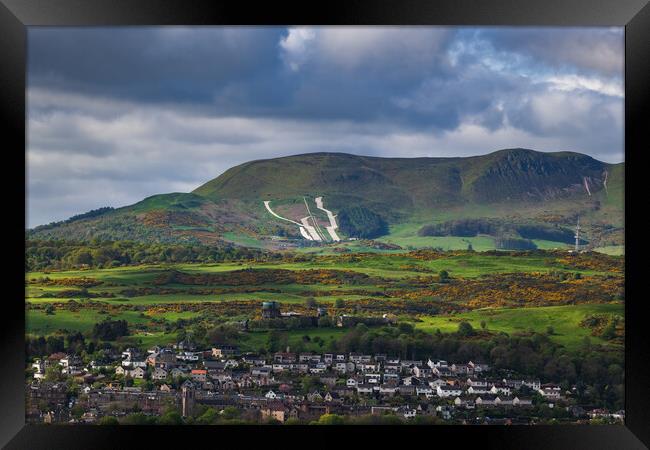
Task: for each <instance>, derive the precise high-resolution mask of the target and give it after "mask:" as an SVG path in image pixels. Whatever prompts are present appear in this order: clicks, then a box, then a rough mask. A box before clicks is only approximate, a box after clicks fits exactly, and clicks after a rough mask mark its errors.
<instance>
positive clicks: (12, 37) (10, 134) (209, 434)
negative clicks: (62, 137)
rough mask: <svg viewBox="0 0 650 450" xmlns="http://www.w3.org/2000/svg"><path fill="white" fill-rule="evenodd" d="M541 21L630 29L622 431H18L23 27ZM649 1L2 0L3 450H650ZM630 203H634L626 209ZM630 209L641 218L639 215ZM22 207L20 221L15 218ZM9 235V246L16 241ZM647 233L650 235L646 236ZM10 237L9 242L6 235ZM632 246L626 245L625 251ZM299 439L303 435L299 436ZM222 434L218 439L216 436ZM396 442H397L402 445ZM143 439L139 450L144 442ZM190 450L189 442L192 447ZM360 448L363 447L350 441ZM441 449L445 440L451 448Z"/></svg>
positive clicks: (22, 426) (27, 428) (26, 427)
mask: <svg viewBox="0 0 650 450" xmlns="http://www.w3.org/2000/svg"><path fill="white" fill-rule="evenodd" d="M171 24H176V25H208V24H214V25H263V24H267V25H287V24H305V25H325V24H328V25H339V24H341V25H343V24H347V25H379V24H384V25H522V26H523V25H536V26H551V25H552V26H624V27H625V161H626V164H625V166H626V175H625V193H626V195H625V224H626V238H627V239H626V251H625V263H626V281H625V287H626V291H627V295H626V302H625V315H626V336H625V364H626V367H625V371H626V377H625V378H626V384H625V402H626V408H625V409H626V419H625V426H620V425H618V426H617V425H611V426H571V427H567V426H565V427H559V426H558V427H547V426H538V427H500V426H492V427H458V426H457V427H453V426H438V427H435V428H433V429H432V428H430V427H408V428H407V429H405V428H403V427H378V428H371V429H359V428H353V427H347V428H346V429H341V428H336V427H311V428H309V429H305V428H304V427H296V428H293V427H269V426H267V427H246V428H245V429H244V428H241V427H240V428H237V427H212V428H210V427H156V428H155V430H152V429H151V428H146V429H143V428H141V427H120V428H119V429H116V428H112V427H92V426H81V427H72V426H45V425H25V420H24V329H25V316H24V312H25V310H24V305H23V304H22V303H21V302H19V301H18V299H19V298H20V297H21V296H22V295H24V270H23V268H22V267H20V265H19V263H18V262H19V261H21V260H23V259H24V255H25V252H24V243H23V242H22V240H21V239H20V238H18V236H21V235H23V236H24V232H25V221H24V217H25V215H24V211H25V203H24V201H23V198H24V196H25V189H26V185H25V177H26V171H25V170H26V166H25V155H24V153H22V152H23V151H24V150H25V148H26V147H25V144H26V138H25V83H26V51H27V33H26V27H28V26H109V25H111V26H116V25H129V26H130V25H171ZM649 49H650V5H648V1H647V0H618V1H617V0H545V1H543V0H489V1H488V0H438V1H427V0H405V1H400V2H395V1H390V0H374V1H371V0H365V1H361V0H347V1H328V2H322V3H321V4H318V5H314V4H310V3H308V2H303V3H302V4H292V3H276V2H264V3H263V2H260V4H259V5H257V4H254V3H253V2H245V1H239V2H234V1H229V2H226V1H219V2H214V1H209V0H194V1H182V0H139V1H135V0H131V1H128V0H124V1H117V0H115V1H111V0H93V1H90V0H85V1H84V0H50V1H47V2H45V1H39V0H0V55H1V59H0V61H2V62H1V63H0V111H1V112H0V123H1V124H2V125H3V129H4V130H5V132H4V133H3V138H4V139H3V141H4V142H12V145H11V146H5V151H4V153H3V156H4V163H5V164H4V168H5V170H4V176H3V177H2V184H3V186H2V188H3V192H4V193H5V197H4V203H5V208H6V211H7V213H6V216H7V217H5V220H4V221H3V222H4V223H3V224H4V225H5V229H6V232H5V234H4V236H5V241H6V242H11V243H12V244H13V245H12V246H7V247H6V248H7V251H6V252H5V255H4V256H5V261H6V262H8V264H7V269H6V270H5V272H4V275H5V279H6V281H7V286H8V287H7V288H6V289H5V292H6V293H7V295H6V296H5V298H4V299H3V300H4V304H3V312H4V314H3V319H4V320H3V322H2V325H1V326H0V330H1V332H2V339H1V340H0V345H1V346H2V353H0V355H2V360H3V364H2V370H1V371H0V377H2V383H0V399H1V400H2V406H3V407H2V412H1V413H0V444H2V445H5V444H6V445H7V446H6V448H12V449H13V448H16V449H18V448H29V449H36V448H94V449H98V448H131V447H134V446H135V445H134V444H135V442H142V444H140V445H150V446H160V445H162V446H163V447H166V446H167V445H165V444H169V443H171V442H173V441H174V440H177V439H178V438H181V439H188V441H186V442H187V443H188V444H189V442H190V440H191V441H193V442H195V439H196V438H197V436H199V437H203V438H206V439H208V441H207V442H210V440H212V442H213V443H214V445H223V443H224V442H225V441H224V440H223V439H224V436H227V437H229V438H238V439H242V442H245V443H246V445H269V442H271V441H274V442H276V443H278V442H282V443H284V444H288V443H289V442H290V441H291V442H293V443H294V444H292V445H295V443H297V442H303V445H308V446H310V447H314V446H318V447H320V446H326V445H328V442H329V445H333V444H332V442H341V441H344V442H346V445H349V443H350V441H349V440H350V439H353V440H355V441H357V440H363V441H365V442H363V443H360V444H361V445H364V446H365V445H368V446H370V445H378V444H380V443H384V442H386V439H390V438H393V439H397V443H398V444H397V445H413V444H415V445H418V444H417V443H416V439H417V440H420V439H423V441H422V442H423V443H424V444H425V445H444V444H442V442H443V440H441V439H440V438H441V437H443V438H444V440H448V439H451V441H450V442H452V443H454V444H452V445H458V444H459V443H460V444H461V445H462V446H463V447H465V446H470V445H476V446H480V448H490V447H495V448H501V449H506V448H527V449H530V448H545V449H546V448H556V447H557V448H572V449H582V448H585V449H587V448H589V449H599V448H603V449H604V448H607V449H610V448H647V446H650V412H649V411H650V407H649V405H648V404H649V403H650V372H649V371H648V360H649V354H650V352H649V350H648V349H649V344H650V335H649V334H648V333H647V332H646V327H645V325H646V321H647V319H646V316H645V315H644V314H643V306H644V305H643V303H644V300H645V298H644V297H643V287H644V286H643V281H642V276H643V275H642V271H643V269H644V268H645V266H644V265H643V263H644V260H643V259H642V257H643V254H644V251H645V247H646V245H644V242H643V238H644V232H643V230H642V227H644V225H645V223H644V222H643V221H642V218H641V217H640V213H641V211H640V210H641V209H642V208H643V206H641V205H643V203H641V202H645V201H646V200H645V199H644V198H643V195H644V193H645V191H644V189H643V187H644V186H643V184H642V183H643V180H644V178H643V177H644V174H643V173H642V171H643V170H646V169H644V166H643V164H642V158H643V151H648V149H650V145H649V139H648V134H649V133H648V129H647V128H648V127H647V124H648V122H647V117H650V114H649V113H650V111H649V105H650V98H649V97H650V87H649V86H650V55H649V51H648V50H649ZM633 204H634V205H635V206H633ZM633 211H638V212H639V214H638V215H637V216H636V217H634V216H633V215H632V212H633ZM21 212H22V216H21ZM14 234H15V236H16V238H15V239H14V238H13V236H14ZM646 234H647V233H646ZM9 236H12V238H9ZM627 244H630V245H627ZM296 434H299V435H301V436H300V438H299V439H296ZM215 439H219V441H215ZM400 440H401V443H399V441H400ZM145 443H146V444H145ZM190 445H195V444H190ZM357 445H359V444H357ZM447 445H448V444H447Z"/></svg>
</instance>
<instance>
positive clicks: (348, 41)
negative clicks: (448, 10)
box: [280, 26, 451, 72]
mask: <svg viewBox="0 0 650 450" xmlns="http://www.w3.org/2000/svg"><path fill="white" fill-rule="evenodd" d="M450 36H451V30H450V29H449V28H443V27H406V26H404V27H345V26H340V27H309V28H308V27H296V28H289V30H288V34H287V36H286V37H284V38H282V39H281V40H280V47H281V49H282V56H283V58H284V61H285V63H286V64H287V65H288V66H289V67H290V68H291V69H292V70H294V71H297V70H299V69H300V68H301V67H302V66H304V65H306V64H307V63H310V64H314V65H316V66H320V67H329V68H338V69H343V70H356V69H360V68H364V69H368V68H374V69H377V68H383V69H385V70H390V71H393V70H395V68H399V70H400V71H402V72H403V71H409V70H413V69H415V68H418V70H420V71H422V70H425V69H426V68H427V67H429V66H431V64H433V63H435V62H439V61H440V59H441V56H444V54H443V52H441V50H442V48H443V47H444V45H445V44H446V43H447V42H448V39H449V37H450Z"/></svg>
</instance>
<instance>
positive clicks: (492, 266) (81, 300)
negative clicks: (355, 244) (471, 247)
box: [26, 251, 623, 350]
mask: <svg viewBox="0 0 650 450" xmlns="http://www.w3.org/2000/svg"><path fill="white" fill-rule="evenodd" d="M294 258H301V259H300V261H298V260H292V259H291V258H285V260H282V261H246V262H235V263H232V262H231V263H228V262H226V263H214V264H192V263H178V264H157V265H139V266H125V267H117V268H107V269H86V270H68V271H53V270H51V271H47V272H30V273H27V274H26V306H27V333H28V334H30V335H34V336H36V335H44V336H46V335H49V334H52V333H56V332H58V331H60V330H66V331H80V332H82V333H84V334H86V335H89V334H90V333H91V332H92V330H93V327H94V325H95V324H96V323H98V322H101V321H103V320H105V319H110V320H126V321H127V322H128V324H129V326H130V327H131V328H132V331H131V333H130V334H129V335H128V336H124V337H122V338H121V342H123V343H132V344H135V345H146V343H148V342H154V341H155V340H162V341H165V342H170V343H171V342H173V341H174V339H175V338H176V334H175V332H174V331H173V330H174V329H176V328H174V327H175V326H176V325H175V324H176V323H178V321H179V320H181V321H183V320H189V321H192V322H193V323H197V324H201V326H203V327H204V328H206V329H210V328H211V327H214V326H215V324H237V323H240V322H241V321H242V320H244V319H247V318H248V319H253V320H258V319H259V317H260V313H261V311H260V306H261V302H263V301H275V302H277V304H279V305H280V307H281V308H282V311H283V312H292V314H298V315H302V316H309V315H313V314H315V309H314V308H315V306H314V305H319V306H322V307H326V308H327V309H328V311H329V313H330V315H331V316H332V317H335V316H339V315H351V316H355V315H361V316H371V317H382V316H383V317H387V316H390V317H392V318H393V319H392V320H394V321H405V322H411V323H413V324H414V326H415V328H416V329H417V330H421V331H424V332H426V333H435V332H436V331H437V330H440V331H441V332H443V333H455V332H456V331H457V329H458V324H459V323H460V322H461V321H467V322H469V323H470V324H471V325H472V326H473V327H474V328H476V329H480V324H481V322H482V321H485V322H486V325H487V326H486V330H487V331H490V332H505V333H508V334H520V333H526V332H530V331H534V332H538V333H545V332H546V330H547V329H548V328H549V327H552V328H553V330H554V333H553V334H552V335H551V339H552V340H554V341H555V342H557V343H559V344H562V345H564V346H566V347H567V348H575V347H576V346H578V345H579V344H580V343H581V342H582V341H583V339H584V337H585V336H589V335H590V333H591V330H589V329H587V328H583V327H580V326H578V324H579V323H580V321H582V320H583V319H584V318H585V317H586V316H588V315H594V314H601V315H602V314H605V315H607V316H608V317H609V316H614V315H621V316H622V315H623V305H622V299H623V294H622V284H623V259H622V257H620V256H610V255H602V254H597V253H591V254H581V255H573V256H568V254H567V253H564V252H557V251H551V252H544V251H537V252H524V253H503V252H492V253H481V252H467V251H450V252H427V251H416V252H408V253H405V252H402V253H357V254H354V253H346V254H341V255H303V256H300V255H297V256H295V257H294ZM443 273H444V279H443V278H442V276H443V275H442V274H443ZM310 302H311V303H310ZM285 331H286V343H287V344H288V345H300V346H301V347H302V348H307V349H314V350H316V349H317V347H319V348H320V346H322V345H325V343H327V342H329V341H330V340H332V339H336V338H337V337H340V336H341V335H342V334H344V332H345V330H344V329H343V328H336V327H333V328H332V327H329V328H320V327H316V326H314V327H311V328H310V327H307V328H301V329H295V330H291V329H290V330H285ZM268 335H269V332H268V331H264V330H249V331H248V332H247V333H245V334H243V335H242V339H241V343H240V344H241V346H242V348H245V349H249V350H257V349H259V348H261V347H263V346H264V343H265V342H266V340H267V339H268ZM305 336H309V339H307V338H305ZM316 337H320V338H321V339H318V342H313V340H312V339H313V338H316ZM592 338H593V340H594V342H598V343H601V344H607V345H609V344H612V345H613V343H612V342H606V341H605V340H603V339H601V338H600V337H598V336H592Z"/></svg>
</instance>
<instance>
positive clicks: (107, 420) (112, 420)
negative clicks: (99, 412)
mask: <svg viewBox="0 0 650 450" xmlns="http://www.w3.org/2000/svg"><path fill="white" fill-rule="evenodd" d="M119 424H120V422H119V421H118V420H117V418H116V417H113V416H104V417H102V418H101V419H99V420H98V421H97V425H119Z"/></svg>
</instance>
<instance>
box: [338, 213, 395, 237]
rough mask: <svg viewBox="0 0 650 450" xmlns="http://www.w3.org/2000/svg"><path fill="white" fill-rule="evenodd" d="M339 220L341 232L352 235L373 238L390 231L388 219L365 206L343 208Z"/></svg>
mask: <svg viewBox="0 0 650 450" xmlns="http://www.w3.org/2000/svg"><path fill="white" fill-rule="evenodd" d="M338 220H339V228H340V230H341V232H343V233H344V234H345V235H347V236H350V237H355V238H361V239H372V238H375V237H378V236H382V235H384V234H387V233H388V224H387V223H386V221H385V220H384V219H383V218H382V217H381V216H380V215H379V214H376V213H374V212H372V211H370V210H369V209H367V208H364V207H363V206H352V207H348V208H343V209H342V210H341V211H340V212H339V214H338Z"/></svg>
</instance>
